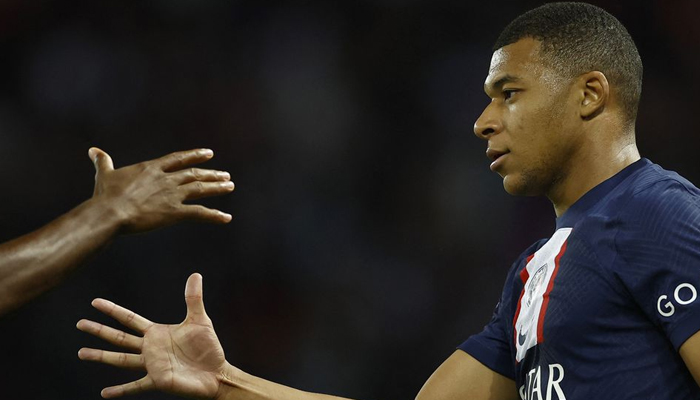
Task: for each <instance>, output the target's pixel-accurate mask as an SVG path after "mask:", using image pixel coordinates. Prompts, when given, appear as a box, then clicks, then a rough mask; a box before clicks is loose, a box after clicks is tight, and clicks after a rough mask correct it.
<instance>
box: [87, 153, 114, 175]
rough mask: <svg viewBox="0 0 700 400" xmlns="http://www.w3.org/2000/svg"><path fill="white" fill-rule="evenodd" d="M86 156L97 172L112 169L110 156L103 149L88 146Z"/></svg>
mask: <svg viewBox="0 0 700 400" xmlns="http://www.w3.org/2000/svg"><path fill="white" fill-rule="evenodd" d="M88 156H89V157H90V159H91V160H92V162H93V163H94V164H95V171H96V172H97V173H98V174H99V173H101V172H108V171H113V170H114V163H113V162H112V157H110V156H109V154H107V153H105V152H104V151H103V150H101V149H99V148H97V147H90V150H88Z"/></svg>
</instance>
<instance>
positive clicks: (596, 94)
mask: <svg viewBox="0 0 700 400" xmlns="http://www.w3.org/2000/svg"><path fill="white" fill-rule="evenodd" d="M579 79H580V80H579V82H581V89H582V94H583V96H582V99H581V118H583V119H586V120H588V119H592V118H595V117H596V116H597V115H598V114H600V113H601V112H603V110H604V109H605V106H606V105H607V104H608V101H610V84H609V83H608V78H606V77H605V74H603V73H602V72H600V71H591V72H587V73H585V74H583V75H581V76H580V77H579Z"/></svg>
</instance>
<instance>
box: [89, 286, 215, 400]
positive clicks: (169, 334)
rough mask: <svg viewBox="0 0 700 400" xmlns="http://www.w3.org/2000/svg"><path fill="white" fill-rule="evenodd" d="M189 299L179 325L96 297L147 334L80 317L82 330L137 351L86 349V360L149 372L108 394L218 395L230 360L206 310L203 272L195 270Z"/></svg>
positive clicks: (105, 393) (107, 311) (95, 303)
mask: <svg viewBox="0 0 700 400" xmlns="http://www.w3.org/2000/svg"><path fill="white" fill-rule="evenodd" d="M185 302H186V303H187V317H186V318H185V320H184V321H183V322H182V323H180V324H178V325H163V324H156V323H153V322H151V321H149V320H147V319H146V318H144V317H142V316H140V315H138V314H136V313H134V312H132V311H130V310H127V309H126V308H123V307H121V306H118V305H116V304H114V303H112V302H111V301H107V300H104V299H95V300H94V301H93V302H92V305H93V307H95V308H97V309H98V310H100V311H102V312H103V313H105V314H107V315H109V316H111V317H113V318H114V319H116V320H117V321H119V322H120V323H121V324H122V325H124V326H126V327H128V328H130V329H133V330H134V331H136V332H139V333H140V334H142V335H143V337H139V336H135V335H131V334H128V333H126V332H123V331H120V330H117V329H113V328H110V327H108V326H105V325H102V324H99V323H97V322H93V321H89V320H81V321H80V322H78V325H77V326H78V329H80V330H81V331H84V332H87V333H90V334H92V335H95V336H97V337H99V338H102V339H104V340H106V341H108V342H110V343H112V344H115V345H117V346H120V347H123V348H126V349H128V350H132V351H134V352H136V353H119V352H111V351H105V350H97V349H89V348H82V349H80V351H79V352H78V357H80V359H81V360H86V361H96V362H101V363H104V364H109V365H114V366H117V367H121V368H128V369H139V370H145V371H146V376H145V377H143V378H141V379H139V380H136V381H133V382H129V383H126V384H123V385H118V386H112V387H108V388H105V389H104V390H103V391H102V397H104V398H112V397H119V396H124V395H129V394H136V393H141V392H145V391H149V390H160V391H164V392H169V393H172V394H176V395H179V396H187V397H194V398H204V399H210V398H214V397H215V396H216V394H217V392H218V389H219V382H220V377H221V375H222V374H223V373H224V367H225V365H226V359H225V357H224V351H223V349H222V348H221V344H220V343H219V339H218V338H217V337H216V333H215V332H214V327H213V326H212V323H211V320H210V319H209V317H208V316H207V314H206V311H205V310H204V302H203V301H202V276H201V275H199V274H192V275H191V276H190V277H189V279H188V280H187V285H186V286H185Z"/></svg>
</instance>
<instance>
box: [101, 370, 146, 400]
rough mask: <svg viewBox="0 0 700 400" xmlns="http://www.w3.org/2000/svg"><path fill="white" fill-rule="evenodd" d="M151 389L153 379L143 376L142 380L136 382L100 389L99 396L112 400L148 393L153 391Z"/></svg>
mask: <svg viewBox="0 0 700 400" xmlns="http://www.w3.org/2000/svg"><path fill="white" fill-rule="evenodd" d="M153 389H155V385H154V384H153V379H151V378H150V377H148V376H144V377H143V378H141V379H139V380H137V381H133V382H129V383H125V384H123V385H117V386H110V387H106V388H104V389H102V392H101V393H100V395H101V396H102V398H105V399H112V398H115V397H121V396H128V395H133V394H138V393H143V392H148V391H150V390H153Z"/></svg>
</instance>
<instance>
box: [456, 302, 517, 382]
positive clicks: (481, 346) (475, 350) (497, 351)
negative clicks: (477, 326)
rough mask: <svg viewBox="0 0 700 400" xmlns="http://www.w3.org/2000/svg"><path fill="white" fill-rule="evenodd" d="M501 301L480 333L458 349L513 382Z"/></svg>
mask: <svg viewBox="0 0 700 400" xmlns="http://www.w3.org/2000/svg"><path fill="white" fill-rule="evenodd" d="M502 301H503V299H501V302H499V303H498V304H497V305H496V309H495V310H494V312H493V316H492V317H491V321H490V322H489V323H488V325H486V326H485V327H484V330H483V331H481V333H478V334H476V335H473V336H471V337H470V338H469V339H467V340H466V341H465V342H464V343H462V344H461V345H459V347H458V349H460V350H462V351H464V352H466V353H467V354H469V355H471V356H472V357H474V358H475V359H477V360H478V361H479V362H480V363H482V364H484V365H485V366H487V367H488V368H489V369H491V370H492V371H495V372H498V373H499V374H501V375H503V376H506V377H508V378H510V379H513V380H515V370H514V369H513V357H512V356H511V353H510V344H509V342H508V335H507V334H506V332H505V330H504V329H503V324H504V322H505V321H504V315H503V312H502V309H503V307H502V306H501V305H502Z"/></svg>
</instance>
